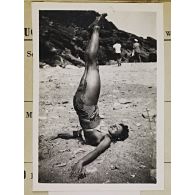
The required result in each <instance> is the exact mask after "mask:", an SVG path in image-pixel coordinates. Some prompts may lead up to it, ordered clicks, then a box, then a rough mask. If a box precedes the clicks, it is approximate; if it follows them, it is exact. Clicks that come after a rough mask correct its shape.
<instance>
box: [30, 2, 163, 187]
mask: <svg viewBox="0 0 195 195" xmlns="http://www.w3.org/2000/svg"><path fill="white" fill-rule="evenodd" d="M32 12H33V14H32V20H33V187H34V189H35V190H53V191H60V190H70V189H71V190H72V189H75V188H77V189H78V190H79V189H85V190H86V189H87V190H93V189H94V188H95V189H96V188H99V190H107V189H112V190H118V189H123V190H127V189H134V190H152V189H162V188H163V178H164V170H163V162H164V157H163V156H164V150H163V148H164V137H163V132H164V59H163V58H164V53H163V50H164V49H163V8H162V4H135V3H132V4H131V3H91V4H90V3H33V4H32ZM77 184H79V185H77ZM86 184H88V185H86ZM100 184H102V185H100ZM75 190H76V189H75Z"/></svg>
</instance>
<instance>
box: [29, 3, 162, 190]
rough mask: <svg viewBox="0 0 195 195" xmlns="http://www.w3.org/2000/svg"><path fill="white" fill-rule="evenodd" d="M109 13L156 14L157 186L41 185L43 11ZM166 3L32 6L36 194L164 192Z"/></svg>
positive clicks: (34, 176) (51, 4)
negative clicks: (39, 166) (164, 28)
mask: <svg viewBox="0 0 195 195" xmlns="http://www.w3.org/2000/svg"><path fill="white" fill-rule="evenodd" d="M97 8H98V11H99V10H101V9H102V10H104V11H105V10H106V8H107V9H116V10H120V11H129V12H130V11H132V12H156V30H157V154H156V159H157V183H156V184H145V183H144V184H142V183H139V184H138V183H137V184H77V183H75V184H68V183H59V184H54V183H39V182H38V130H39V128H38V124H39V120H38V116H39V65H38V64H39V10H87V9H88V10H97ZM163 27H164V25H163V3H68V2H67V3H66V2H63V3H46V2H44V3H37V2H33V3H32V28H33V191H110V190H111V191H125V190H139V191H141V190H163V189H164V40H163V38H164V37H163Z"/></svg>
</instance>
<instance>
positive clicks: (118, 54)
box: [113, 42, 121, 66]
mask: <svg viewBox="0 0 195 195" xmlns="http://www.w3.org/2000/svg"><path fill="white" fill-rule="evenodd" d="M113 48H114V51H115V54H114V56H115V60H116V61H117V64H118V66H121V44H120V43H119V42H116V43H115V44H114V45H113Z"/></svg>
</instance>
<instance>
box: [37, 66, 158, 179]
mask: <svg viewBox="0 0 195 195" xmlns="http://www.w3.org/2000/svg"><path fill="white" fill-rule="evenodd" d="M99 70H100V77H101V92H100V98H99V104H98V106H99V110H100V116H101V117H102V118H103V119H102V120H104V122H105V123H106V124H108V125H111V124H115V123H120V122H123V123H125V124H127V125H128V126H129V130H130V131H129V137H128V138H127V139H126V140H125V141H119V142H116V143H112V144H111V146H110V148H109V149H107V150H106V151H105V152H104V153H103V154H102V155H100V156H99V157H98V158H97V159H96V160H95V161H93V162H92V163H90V164H89V165H87V166H85V172H86V176H85V177H83V178H80V179H77V178H70V172H71V168H72V166H73V165H74V164H75V163H76V162H77V161H78V160H79V159H80V158H82V157H83V156H84V155H86V154H87V153H89V152H90V151H92V150H93V149H94V147H93V146H89V145H85V144H83V142H82V141H81V140H78V139H72V140H65V139H60V138H59V139H55V140H50V137H51V136H55V135H57V134H58V133H63V131H67V130H68V131H73V130H79V129H80V125H79V121H78V117H77V115H76V112H75V111H74V108H73V96H74V94H75V91H76V89H77V87H78V84H79V82H80V78H81V76H82V74H83V71H84V68H77V67H75V66H72V65H67V66H66V68H61V67H58V66H57V67H50V66H45V67H44V68H41V69H40V75H39V76H40V102H39V106H40V107H39V111H40V113H39V182H41V183H153V182H155V180H153V179H151V177H150V170H151V169H154V168H155V160H156V159H155V155H156V154H155V150H154V148H155V146H156V123H155V116H156V95H157V91H156V90H157V87H156V71H157V67H156V63H137V64H136V63H123V64H122V66H120V67H118V66H117V65H110V66H109V65H106V66H100V68H99Z"/></svg>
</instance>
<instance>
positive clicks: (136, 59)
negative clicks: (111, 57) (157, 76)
mask: <svg viewBox="0 0 195 195" xmlns="http://www.w3.org/2000/svg"><path fill="white" fill-rule="evenodd" d="M140 54H141V49H140V43H139V41H138V40H137V39H134V43H133V52H132V56H133V57H134V62H141V57H140Z"/></svg>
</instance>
